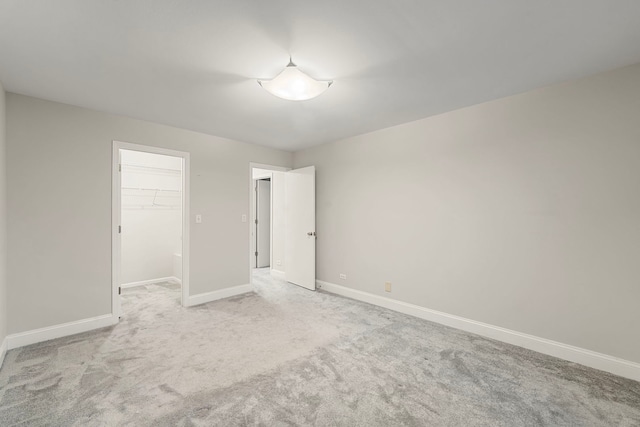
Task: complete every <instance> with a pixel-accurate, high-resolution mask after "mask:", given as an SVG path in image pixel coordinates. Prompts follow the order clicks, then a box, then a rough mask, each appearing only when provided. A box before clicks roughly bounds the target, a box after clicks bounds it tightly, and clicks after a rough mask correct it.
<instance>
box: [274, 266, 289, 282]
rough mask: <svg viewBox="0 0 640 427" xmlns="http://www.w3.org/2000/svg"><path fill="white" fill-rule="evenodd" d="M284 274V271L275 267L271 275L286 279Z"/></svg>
mask: <svg viewBox="0 0 640 427" xmlns="http://www.w3.org/2000/svg"><path fill="white" fill-rule="evenodd" d="M284 275H285V273H284V271H281V270H276V269H275V268H274V269H273V270H271V276H273V277H275V278H276V279H280V280H286V279H285V278H284Z"/></svg>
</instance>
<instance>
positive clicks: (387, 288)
mask: <svg viewBox="0 0 640 427" xmlns="http://www.w3.org/2000/svg"><path fill="white" fill-rule="evenodd" d="M384 291H385V292H391V282H384Z"/></svg>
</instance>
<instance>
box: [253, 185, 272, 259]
mask: <svg viewBox="0 0 640 427" xmlns="http://www.w3.org/2000/svg"><path fill="white" fill-rule="evenodd" d="M270 251H271V181H269V180H266V179H259V180H257V181H256V253H257V255H256V267H258V268H261V267H269V264H270V259H271V254H270Z"/></svg>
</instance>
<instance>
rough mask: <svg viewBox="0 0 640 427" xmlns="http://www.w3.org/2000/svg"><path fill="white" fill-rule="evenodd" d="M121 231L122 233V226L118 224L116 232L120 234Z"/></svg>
mask: <svg viewBox="0 0 640 427" xmlns="http://www.w3.org/2000/svg"><path fill="white" fill-rule="evenodd" d="M121 233H122V226H121V225H119V226H118V234H121Z"/></svg>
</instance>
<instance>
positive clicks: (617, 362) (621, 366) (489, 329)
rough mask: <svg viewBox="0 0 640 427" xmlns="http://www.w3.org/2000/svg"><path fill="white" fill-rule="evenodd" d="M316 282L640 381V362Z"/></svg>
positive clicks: (331, 289) (329, 289)
mask: <svg viewBox="0 0 640 427" xmlns="http://www.w3.org/2000/svg"><path fill="white" fill-rule="evenodd" d="M316 284H317V286H318V287H319V288H321V289H322V290H324V291H327V292H331V293H334V294H337V295H342V296H345V297H348V298H352V299H355V300H358V301H362V302H366V303H369V304H373V305H377V306H379V307H384V308H388V309H390V310H393V311H398V312H400V313H404V314H408V315H411V316H415V317H419V318H421V319H425V320H429V321H432V322H435V323H439V324H442V325H446V326H451V327H453V328H456V329H461V330H463V331H467V332H471V333H474V334H478V335H482V336H484V337H487V338H492V339H495V340H498V341H503V342H506V343H509V344H513V345H517V346H519V347H524V348H527V349H529V350H534V351H537V352H539V353H543V354H547V355H549V356H554V357H558V358H560V359H564V360H568V361H571V362H575V363H579V364H581V365H585V366H588V367H590V368H595V369H599V370H601V371H606V372H610V373H612V374H615V375H619V376H621V377H625V378H630V379H632V380H636V381H640V364H639V363H635V362H631V361H629V360H624V359H620V358H617V357H614V356H609V355H606V354H602V353H597V352H595V351H591V350H587V349H584V348H580V347H575V346H572V345H569V344H563V343H560V342H557V341H552V340H548V339H546V338H540V337H536V336H534V335H529V334H525V333H522V332H517V331H513V330H511V329H506V328H502V327H499V326H494V325H490V324H487V323H483V322H477V321H475V320H471V319H466V318H464V317H460V316H455V315H452V314H447V313H443V312H440V311H436V310H431V309H428V308H425V307H422V306H419V305H415V304H409V303H406V302H402V301H397V300H394V299H391V298H386V297H382V296H378V295H374V294H370V293H368V292H363V291H358V290H356V289H350V288H347V287H345V286H342V285H336V284H335V283H329V282H324V281H322V280H316Z"/></svg>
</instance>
